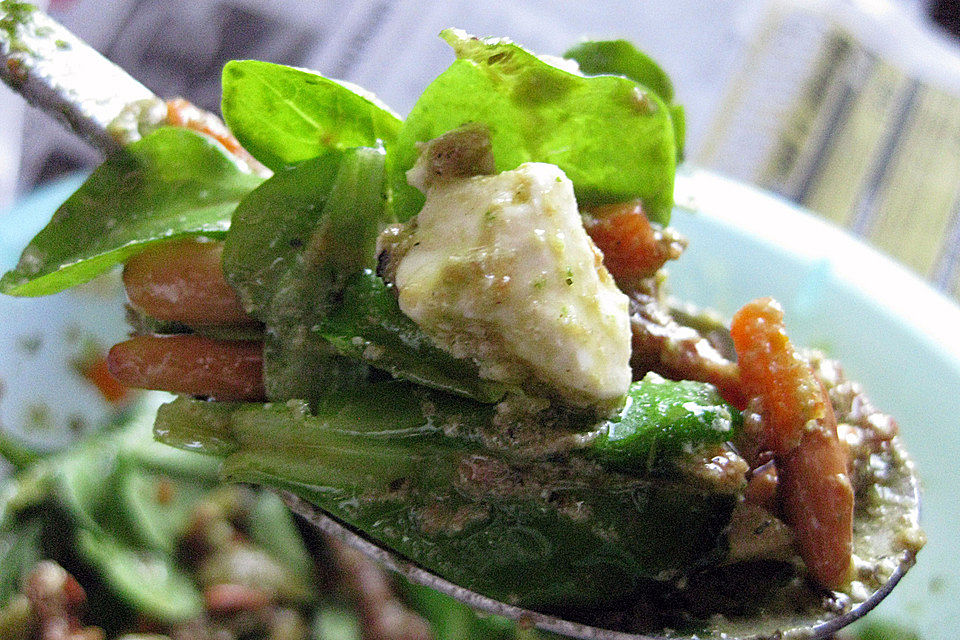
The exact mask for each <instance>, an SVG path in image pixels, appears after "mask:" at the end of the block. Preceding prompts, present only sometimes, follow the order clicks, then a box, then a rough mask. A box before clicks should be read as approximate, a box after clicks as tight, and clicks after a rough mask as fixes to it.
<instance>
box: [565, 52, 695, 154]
mask: <svg viewBox="0 0 960 640" xmlns="http://www.w3.org/2000/svg"><path fill="white" fill-rule="evenodd" d="M563 57H564V58H569V59H571V60H576V61H577V64H579V65H580V71H582V72H583V73H585V74H587V75H590V76H595V75H601V74H614V75H619V76H624V77H625V78H630V79H631V80H634V81H635V82H638V83H640V84H642V85H643V86H645V87H647V88H648V89H650V90H651V91H654V92H656V94H657V95H658V96H660V99H661V100H663V102H664V103H665V104H667V105H668V108H669V109H670V117H671V119H672V120H673V132H674V140H675V141H676V145H677V157H678V158H682V157H683V141H684V136H685V135H686V126H685V117H684V112H683V107H682V106H681V105H679V104H673V83H672V82H671V81H670V76H668V75H667V72H666V71H664V70H663V68H661V67H660V65H659V64H657V63H656V61H655V60H654V59H653V58H651V57H650V56H648V55H647V54H645V53H644V52H642V51H640V50H639V49H637V48H636V47H635V46H633V44H632V43H630V42H628V41H626V40H587V41H585V42H581V43H580V44H577V45H576V46H574V47H571V48H570V49H569V50H567V52H566V53H564V54H563Z"/></svg>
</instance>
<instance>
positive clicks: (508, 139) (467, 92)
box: [388, 30, 677, 223]
mask: <svg viewBox="0 0 960 640" xmlns="http://www.w3.org/2000/svg"><path fill="white" fill-rule="evenodd" d="M442 36H443V37H444V39H446V40H447V42H449V43H450V44H451V45H452V46H453V48H454V50H455V51H456V54H457V57H458V60H456V61H455V62H454V63H453V64H452V65H451V66H450V67H449V68H448V69H447V70H446V71H444V72H443V73H442V74H440V76H439V77H438V78H437V79H436V80H434V81H433V83H431V84H430V86H428V87H427V89H426V91H424V93H423V95H421V96H420V99H419V100H418V101H417V103H416V104H415V105H414V107H413V110H412V111H411V112H410V115H409V116H408V117H407V119H406V121H404V123H403V126H402V127H401V129H400V133H399V135H398V137H397V142H396V144H395V145H393V146H392V147H391V149H390V155H391V157H390V158H389V167H388V175H389V180H390V186H391V189H392V195H393V207H394V215H395V216H396V217H397V218H398V219H400V220H406V219H408V218H410V217H411V216H413V215H415V214H416V213H417V211H419V209H420V207H421V206H422V204H423V195H422V194H420V192H419V191H417V190H416V189H415V188H414V187H411V186H409V185H408V184H407V181H406V171H407V170H408V169H410V168H411V167H412V166H413V164H414V162H415V161H416V158H417V155H418V144H419V143H422V142H425V141H427V140H431V139H433V138H436V137H437V136H439V135H441V134H443V133H446V132H447V131H450V130H452V129H455V128H457V127H459V126H461V125H463V124H465V123H468V122H480V123H483V124H485V125H486V126H487V127H488V128H489V129H490V132H491V137H492V143H493V156H494V158H495V161H496V168H497V170H498V171H504V170H510V169H514V168H516V167H517V166H518V165H520V164H521V163H523V162H530V161H539V162H549V163H552V164H556V165H558V166H559V167H560V168H561V169H563V171H564V172H565V173H566V174H567V177H569V178H570V179H571V180H572V181H573V185H574V190H575V191H576V194H577V199H578V200H579V201H580V202H581V203H583V204H600V203H606V202H617V201H625V200H632V199H636V198H639V199H641V200H642V201H643V203H644V205H645V210H646V211H647V214H648V215H649V216H650V218H651V219H652V220H655V221H656V222H660V223H666V222H668V221H669V218H670V211H671V208H672V206H673V176H674V171H675V166H676V157H677V151H676V143H675V140H674V130H673V124H672V121H671V117H670V111H669V109H668V108H667V106H666V105H665V104H664V103H663V101H662V100H661V99H660V98H659V96H657V95H656V93H655V92H653V91H651V90H648V89H645V88H644V87H642V86H640V85H638V84H637V83H636V82H634V81H633V80H630V79H628V78H624V77H621V76H610V75H602V76H593V77H584V76H582V75H579V74H575V73H570V72H567V71H564V70H562V69H560V68H558V67H555V66H553V65H551V64H549V63H547V62H544V61H543V60H541V59H540V58H538V57H536V56H535V55H534V54H532V53H530V52H528V51H526V50H524V49H522V48H521V47H519V46H517V45H515V44H513V43H511V42H509V41H506V40H481V39H476V38H470V37H468V36H466V35H465V34H463V33H462V32H459V31H455V30H447V31H444V32H443V34H442Z"/></svg>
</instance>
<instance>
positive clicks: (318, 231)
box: [224, 147, 384, 402]
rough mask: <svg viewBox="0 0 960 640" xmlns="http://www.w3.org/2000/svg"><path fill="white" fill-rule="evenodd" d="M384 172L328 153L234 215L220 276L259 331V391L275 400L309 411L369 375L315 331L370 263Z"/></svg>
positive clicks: (372, 153)
mask: <svg viewBox="0 0 960 640" xmlns="http://www.w3.org/2000/svg"><path fill="white" fill-rule="evenodd" d="M383 172H384V151H383V150H382V149H374V148H369V147H359V148H355V149H348V150H345V151H337V150H328V151H325V152H323V153H322V155H320V156H319V157H317V158H314V159H311V160H307V161H304V162H302V163H301V164H299V165H297V166H295V167H293V168H289V169H286V170H282V171H280V172H278V173H277V174H275V175H274V176H273V177H272V178H270V179H269V180H268V181H267V182H265V183H264V184H263V185H262V186H261V187H260V188H259V189H257V190H256V191H254V192H253V193H251V194H250V196H249V197H247V198H246V199H244V201H243V202H242V203H241V205H240V207H239V208H238V209H237V213H236V215H235V216H234V221H233V228H232V230H231V233H230V235H229V236H228V237H227V240H226V246H225V249H224V270H225V273H226V277H227V280H228V281H229V282H230V284H231V285H233V287H234V288H235V289H236V290H237V291H238V293H239V294H240V297H241V299H242V300H243V301H244V304H245V306H246V308H247V309H248V310H249V311H250V312H251V313H252V314H253V315H254V316H256V317H257V318H258V319H260V320H262V321H263V322H264V324H265V334H264V382H265V385H266V388H267V395H268V397H269V398H271V399H273V400H287V399H291V398H299V399H305V400H310V401H313V402H316V401H317V400H318V399H319V398H320V397H321V396H322V395H324V394H326V393H329V392H330V391H331V390H333V389H334V388H337V387H340V386H343V385H349V384H351V382H355V381H357V380H359V379H360V378H361V377H363V376H364V375H365V373H366V366H365V365H362V364H360V363H358V362H356V361H354V360H349V359H346V358H342V357H341V356H339V355H337V354H336V352H335V351H334V350H333V348H332V347H331V346H330V345H329V344H328V343H327V341H326V340H325V339H324V338H323V337H322V336H321V335H320V334H319V333H318V332H317V330H316V329H315V328H316V327H318V326H319V323H320V321H321V320H322V319H323V317H324V316H325V315H326V314H327V313H329V312H330V311H331V309H332V308H333V307H334V306H335V303H336V299H337V297H338V296H339V295H340V293H341V291H342V289H343V287H344V286H345V284H346V281H347V279H348V278H349V277H350V276H352V275H353V274H355V273H359V272H360V271H362V270H363V269H364V268H367V267H370V266H372V265H373V263H374V261H375V256H374V245H375V242H376V237H377V233H378V232H379V230H380V226H381V223H382V220H383V217H384V213H383V210H384V196H383V193H384V185H383V181H384V178H383Z"/></svg>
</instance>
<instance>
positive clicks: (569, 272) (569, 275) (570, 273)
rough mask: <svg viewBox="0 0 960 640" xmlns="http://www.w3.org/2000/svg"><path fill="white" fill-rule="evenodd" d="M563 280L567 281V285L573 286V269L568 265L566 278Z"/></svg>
mask: <svg viewBox="0 0 960 640" xmlns="http://www.w3.org/2000/svg"><path fill="white" fill-rule="evenodd" d="M564 282H566V283H567V286H568V287H572V286H573V269H571V268H570V267H567V278H566V280H564Z"/></svg>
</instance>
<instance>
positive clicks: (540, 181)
mask: <svg viewBox="0 0 960 640" xmlns="http://www.w3.org/2000/svg"><path fill="white" fill-rule="evenodd" d="M415 224H416V227H415V229H414V230H413V237H412V247H411V249H410V250H409V251H408V252H407V254H406V255H405V256H404V257H403V258H402V260H401V261H400V263H399V265H398V267H397V272H396V287H397V290H398V292H399V302H400V308H401V309H402V310H403V312H404V313H405V314H406V315H408V316H409V317H410V318H411V319H413V320H414V322H416V323H417V324H418V325H419V326H420V327H421V329H423V331H424V332H425V333H427V334H428V335H429V336H430V337H431V338H433V339H434V340H435V341H436V342H437V343H438V344H439V345H440V346H441V347H443V348H445V349H447V350H448V351H450V352H451V353H452V354H453V355H455V356H457V357H466V358H472V359H474V360H475V361H476V362H477V363H478V364H479V365H480V368H481V375H482V376H483V377H485V378H487V379H491V380H497V381H502V382H507V383H517V384H519V383H530V382H531V379H532V381H533V383H534V386H540V387H543V388H545V389H547V390H548V391H549V392H550V393H552V394H554V395H559V396H560V397H561V398H563V399H564V400H565V401H566V402H568V403H571V404H573V405H576V406H600V407H605V406H610V405H611V404H614V403H615V402H616V401H618V400H619V399H620V398H621V397H622V396H623V395H624V394H625V393H626V392H627V388H628V387H629V385H630V380H631V370H630V346H631V334H630V321H629V312H628V301H627V297H626V296H625V295H624V294H623V293H622V292H620V290H619V289H617V287H616V285H615V284H614V282H613V279H612V278H611V277H610V274H609V273H608V272H607V270H606V268H605V267H604V266H603V264H602V256H601V255H600V253H599V251H598V250H597V249H596V247H595V246H594V244H593V242H592V241H591V240H590V237H589V236H588V235H587V233H586V231H584V228H583V224H582V222H581V219H580V214H579V212H578V210H577V203H576V199H575V198H574V194H573V185H572V183H571V182H570V180H568V179H567V177H566V176H565V175H564V174H563V172H562V171H561V170H560V169H559V168H558V167H556V166H554V165H550V164H543V163H528V164H524V165H521V166H520V167H519V168H517V169H516V170H514V171H505V172H503V173H501V174H499V175H495V176H476V177H473V178H467V179H463V180H456V181H452V182H441V183H439V184H437V185H434V186H432V187H431V188H430V189H429V190H428V191H427V197H426V203H425V205H424V207H423V209H422V210H421V212H420V213H419V215H418V216H417V219H416V223H415Z"/></svg>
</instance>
